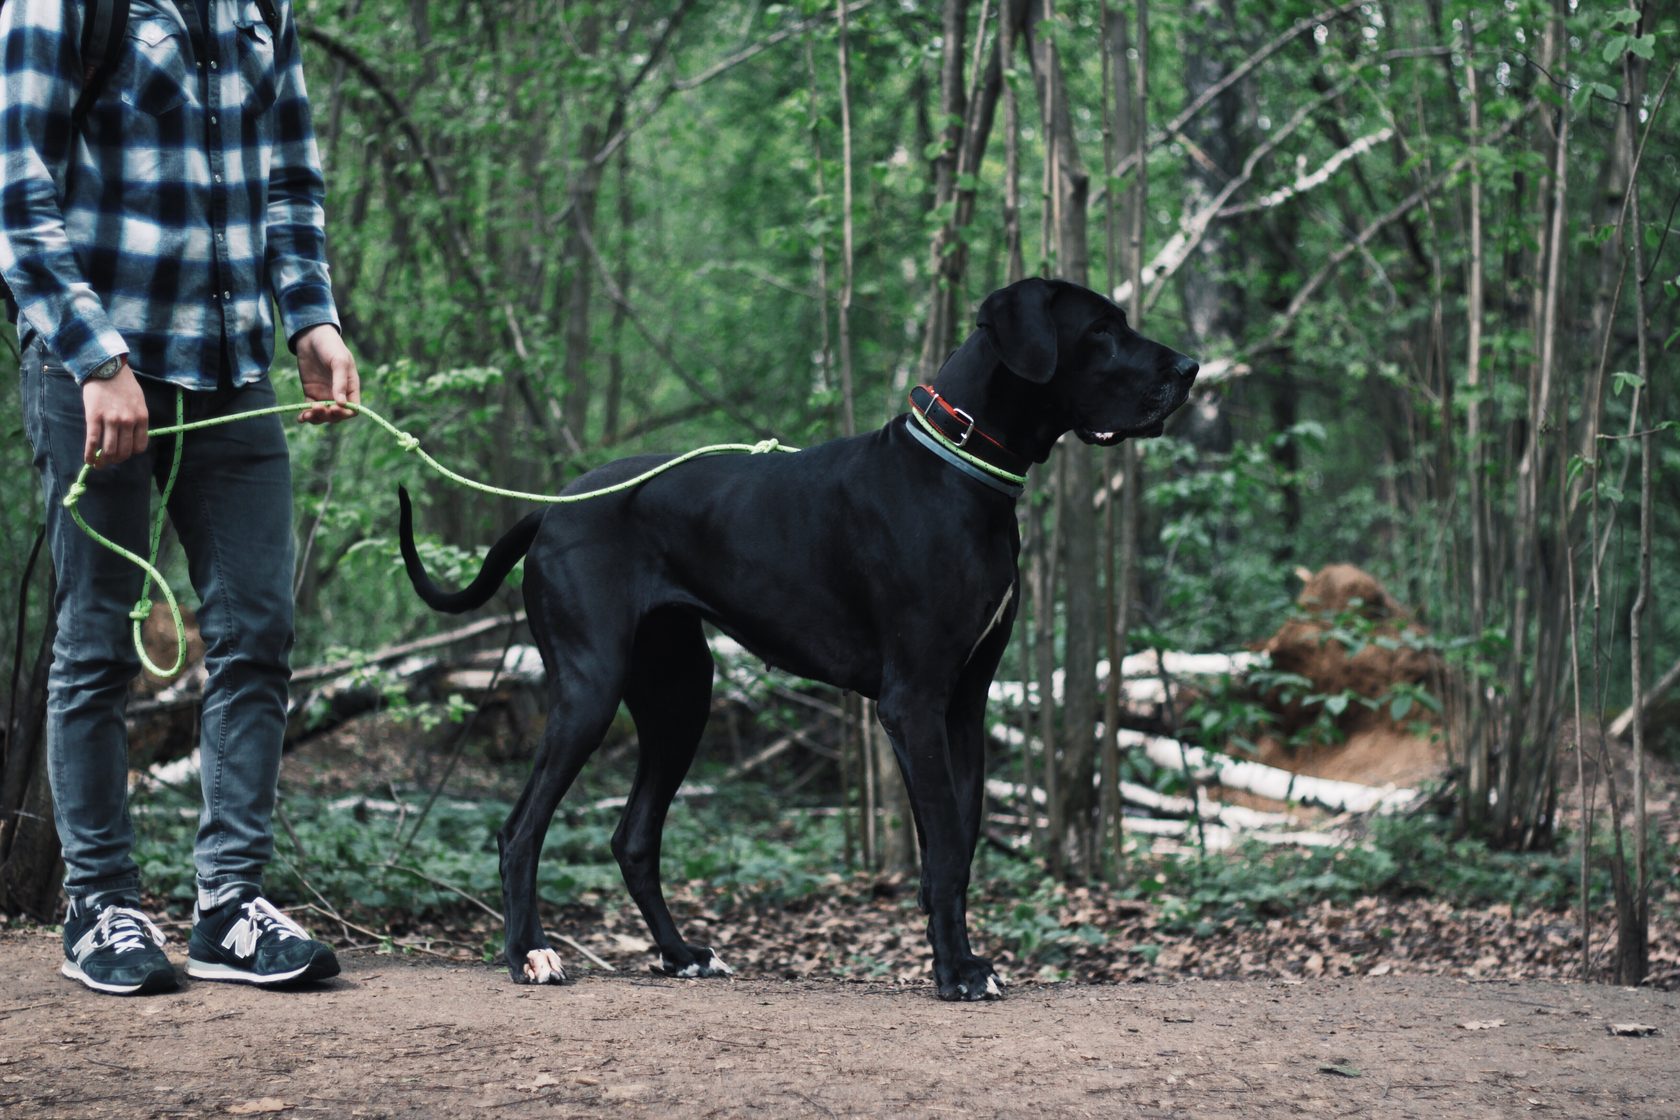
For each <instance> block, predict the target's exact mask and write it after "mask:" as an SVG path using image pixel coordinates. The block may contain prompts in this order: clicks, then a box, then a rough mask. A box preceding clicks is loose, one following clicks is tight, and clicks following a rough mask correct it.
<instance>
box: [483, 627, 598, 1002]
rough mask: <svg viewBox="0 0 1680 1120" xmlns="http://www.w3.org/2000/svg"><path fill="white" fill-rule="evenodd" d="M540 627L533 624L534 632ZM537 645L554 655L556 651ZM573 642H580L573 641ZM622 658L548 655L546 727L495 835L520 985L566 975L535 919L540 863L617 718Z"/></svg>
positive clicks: (569, 651) (580, 652)
mask: <svg viewBox="0 0 1680 1120" xmlns="http://www.w3.org/2000/svg"><path fill="white" fill-rule="evenodd" d="M538 625H540V624H534V625H533V630H535V629H537V628H538ZM537 637H538V642H539V644H540V645H544V648H545V649H546V650H549V651H553V650H554V649H555V648H556V646H555V645H554V644H552V643H544V635H542V634H540V633H539V634H538V635H537ZM573 637H574V639H577V636H576V635H574V636H573ZM625 660H626V658H625V655H624V653H622V652H620V651H618V650H615V649H611V648H602V647H600V646H598V645H597V646H594V647H590V646H589V645H587V643H585V642H584V641H583V640H581V639H577V640H576V642H575V644H573V645H571V646H569V647H567V648H566V657H565V660H564V661H563V662H562V661H560V660H559V659H558V658H556V657H554V656H546V655H545V661H546V662H547V666H548V675H549V709H548V726H547V727H546V728H545V729H544V732H543V741H542V747H541V748H540V749H539V750H538V752H537V759H536V762H535V764H534V765H533V767H532V770H531V777H530V778H529V779H528V780H527V781H526V783H525V789H524V791H523V792H522V793H521V794H520V795H519V801H518V803H517V804H515V805H514V807H513V812H511V813H509V814H508V818H507V822H506V823H505V824H503V825H502V828H501V831H499V832H498V833H497V834H496V845H497V848H498V849H499V850H500V852H501V870H502V908H503V909H502V913H503V915H504V917H505V919H506V921H507V966H508V974H509V975H510V976H512V977H513V979H514V980H515V981H517V982H519V983H521V984H558V983H560V982H562V981H563V980H565V978H566V975H565V972H564V970H563V969H562V968H561V965H560V956H559V954H558V953H556V952H555V951H554V950H553V949H552V948H550V947H549V944H548V939H547V937H546V936H545V935H544V934H543V929H542V916H541V915H540V914H539V913H538V912H537V860H538V857H539V856H540V855H541V854H542V846H543V839H544V837H546V836H547V834H548V826H549V823H550V822H551V821H552V820H553V819H554V811H555V809H557V808H558V807H559V805H560V799H561V798H562V797H564V796H565V795H566V791H567V790H568V789H570V788H571V785H572V782H573V781H574V780H575V779H576V778H577V776H578V772H579V771H580V770H582V769H583V764H584V763H585V762H587V761H588V760H589V757H590V755H592V754H594V753H595V749H596V748H597V747H599V746H600V745H601V740H602V738H603V737H604V736H605V735H606V733H607V728H608V726H609V725H610V724H611V722H612V718H613V715H614V714H615V713H616V712H617V711H618V701H619V697H620V695H621V693H622V682H623V674H624V664H625Z"/></svg>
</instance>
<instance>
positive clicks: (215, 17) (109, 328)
mask: <svg viewBox="0 0 1680 1120" xmlns="http://www.w3.org/2000/svg"><path fill="white" fill-rule="evenodd" d="M84 7H85V3H84V0H5V2H4V6H3V7H0V52H3V55H0V57H3V58H4V60H5V62H4V75H3V81H0V176H3V177H0V273H3V274H4V276H5V278H6V281H7V283H8V284H9V285H10V286H11V289H12V293H13V295H14V297H15V298H16V300H17V302H18V308H19V313H20V314H19V332H20V334H22V335H23V336H24V338H25V339H28V338H30V337H34V336H39V337H40V338H42V339H43V340H44V341H45V343H46V346H47V349H48V351H49V352H50V353H51V354H52V355H53V356H54V357H55V358H56V359H57V360H58V361H59V362H60V363H62V364H63V365H64V367H65V368H66V369H68V370H69V371H70V373H71V374H72V375H74V376H75V378H76V379H77V380H78V381H81V380H84V379H85V378H86V377H87V375H88V373H89V372H90V371H91V370H92V369H93V368H94V367H95V366H97V365H98V364H99V363H100V362H102V361H104V360H105V359H106V358H109V357H114V356H116V355H119V354H123V353H126V354H127V355H128V358H129V365H130V366H131V367H133V369H134V371H135V372H136V373H138V374H141V375H143V376H146V377H151V378H158V379H161V380H165V381H169V382H172V383H174V384H177V385H180V386H183V387H185V388H189V389H210V388H214V387H215V386H216V385H217V384H218V382H219V381H222V378H223V377H225V378H226V381H222V383H229V382H231V383H232V384H235V385H244V384H249V383H251V382H253V381H257V380H260V379H261V378H262V377H264V376H265V375H266V374H267V371H268V367H269V364H270V362H271V361H272V360H273V357H274V311H273V308H272V307H271V306H270V298H271V297H272V300H273V302H274V303H275V304H277V305H278V307H279V311H280V319H281V325H282V327H283V328H284V330H285V333H286V338H287V339H288V340H295V339H296V337H297V335H298V333H299V332H300V331H302V330H304V329H305V328H307V327H311V326H315V325H318V324H321V323H331V324H333V325H334V326H335V327H336V326H337V325H338V312H337V309H336V308H335V307H334V304H333V297H332V288H331V285H330V283H329V281H328V277H327V265H326V238H325V233H324V222H325V215H324V211H323V209H322V199H323V197H324V195H325V185H324V183H323V181H322V177H321V164H320V155H319V153H318V151H317V149H316V144H315V134H314V126H313V124H312V122H311V120H310V112H309V102H308V98H307V95H306V93H305V91H304V84H303V70H302V67H301V64H300V58H299V53H298V43H297V31H296V26H295V24H294V23H293V21H292V9H291V4H290V2H289V0H284V2H282V4H281V8H280V10H281V20H280V34H279V36H278V38H279V43H278V44H276V43H275V42H274V38H275V36H273V35H272V34H271V33H270V31H269V28H268V25H267V24H266V23H264V22H263V19H262V14H261V12H260V10H259V9H258V7H257V5H256V3H254V0H205V3H204V4H203V8H205V9H207V10H208V13H209V25H210V26H209V30H208V33H206V32H205V29H204V28H203V20H202V18H201V16H200V11H201V4H200V3H199V2H196V0H180V3H179V4H177V3H175V2H174V0H130V13H129V18H128V37H127V41H126V43H124V44H123V46H122V52H123V57H122V58H121V59H120V61H119V62H118V64H117V66H116V68H115V70H114V71H113V72H112V74H111V77H110V80H109V81H108V82H107V83H106V85H105V88H104V89H103V90H101V91H100V94H99V97H98V99H97V100H96V101H95V102H94V103H93V106H92V108H91V110H90V111H89V113H88V115H87V119H86V121H85V122H84V123H83V125H82V127H81V129H80V130H79V131H78V132H76V134H74V135H72V130H71V110H72V108H73V107H74V105H75V103H76V99H77V96H78V95H79V93H80V91H81V85H82V77H81V75H82V65H81V60H80V58H79V55H80V51H81V21H82V14H83V10H84ZM294 345H295V341H294Z"/></svg>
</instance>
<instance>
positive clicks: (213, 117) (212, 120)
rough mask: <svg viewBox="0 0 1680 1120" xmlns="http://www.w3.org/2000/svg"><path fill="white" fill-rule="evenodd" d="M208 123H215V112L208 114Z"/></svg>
mask: <svg viewBox="0 0 1680 1120" xmlns="http://www.w3.org/2000/svg"><path fill="white" fill-rule="evenodd" d="M210 123H211V124H215V123H216V114H214V113H211V114H210Z"/></svg>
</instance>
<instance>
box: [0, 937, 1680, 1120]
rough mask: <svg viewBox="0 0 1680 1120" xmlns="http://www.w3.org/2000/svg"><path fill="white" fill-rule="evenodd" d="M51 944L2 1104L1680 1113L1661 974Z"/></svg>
mask: <svg viewBox="0 0 1680 1120" xmlns="http://www.w3.org/2000/svg"><path fill="white" fill-rule="evenodd" d="M58 959H59V958H58V949H57V943H56V938H55V937H53V936H52V935H51V934H48V933H42V932H15V931H14V932H9V933H3V934H0V1115H3V1116H6V1117H14V1116H15V1117H19V1118H23V1117H30V1118H32V1120H33V1118H47V1117H95V1116H100V1117H113V1116H114V1117H177V1116H209V1115H224V1116H225V1115H229V1114H233V1115H252V1114H254V1115H262V1114H264V1113H276V1114H281V1115H291V1116H302V1115H307V1114H317V1115H327V1116H333V1117H340V1116H343V1117H369V1118H375V1117H423V1116H449V1117H456V1116H469V1117H470V1116H475V1115H477V1116H486V1117H489V1116H522V1115H553V1116H608V1115H610V1116H613V1117H615V1118H617V1117H625V1118H635V1117H660V1118H666V1117H674V1116H738V1115H747V1114H753V1115H770V1116H817V1117H830V1116H930V1117H933V1116H938V1117H947V1116H1010V1117H1015V1116H1019V1117H1032V1118H1035V1120H1043V1118H1046V1117H1060V1116H1092V1117H1098V1116H1103V1117H1106V1116H1125V1117H1225V1116H1240V1117H1244V1118H1254V1120H1270V1118H1274V1117H1294V1116H1301V1115H1308V1116H1316V1115H1323V1116H1335V1117H1364V1116H1371V1117H1385V1118H1386V1117H1420V1118H1421V1117H1429V1118H1431V1120H1434V1118H1438V1117H1454V1118H1476V1117H1512V1116H1518V1115H1527V1114H1540V1115H1551V1116H1557V1117H1560V1118H1561V1117H1568V1118H1570V1120H1577V1118H1584V1117H1637V1118H1647V1117H1648V1118H1651V1120H1673V1118H1674V1117H1676V1116H1680V995H1677V994H1675V993H1665V992H1649V991H1644V992H1634V991H1627V990H1623V989H1616V988H1607V987H1586V986H1578V985H1562V984H1544V983H1505V982H1501V983H1485V984H1484V983H1477V984H1471V983H1462V982H1456V981H1452V980H1445V979H1438V978H1426V979H1402V978H1394V977H1386V978H1383V979H1380V980H1370V979H1367V980H1326V981H1316V982H1310V983H1282V982H1279V983H1265V982H1228V983H1227V982H1185V983H1175V984H1150V985H1130V986H1124V987H1119V986H1117V987H1095V986H1075V985H1064V986H1035V985H1029V986H1025V987H1022V988H1018V989H1016V990H1014V991H1013V992H1012V994H1011V997H1010V998H1009V999H1008V1000H1006V1001H1005V1002H1002V1003H992V1004H980V1005H971V1006H962V1007H958V1006H951V1005H947V1004H941V1003H939V1002H937V1001H936V1000H934V999H933V998H932V997H931V995H930V994H929V991H928V989H926V988H911V989H905V988H895V987H889V986H884V985H865V984H847V983H841V982H835V981H799V982H784V981H776V980H751V979H748V980H738V981H734V982H723V983H720V982H716V981H711V982H707V981H675V980H664V979H660V978H657V977H652V976H645V977H644V976H634V977H633V976H628V975H624V974H617V975H604V974H599V973H595V974H589V975H587V976H586V977H585V978H583V979H582V980H580V981H579V982H578V983H576V984H573V985H571V986H568V987H566V988H563V989H552V988H549V989H540V990H539V989H533V988H521V987H516V986H514V985H511V984H509V983H508V982H507V980H506V978H505V976H504V975H503V974H502V973H500V972H498V971H492V970H490V969H488V968H485V967H473V966H462V965H440V964H431V963H415V962H410V961H405V960H398V959H392V958H388V957H380V956H375V955H371V954H350V955H347V957H346V958H345V971H344V975H343V976H342V977H340V978H339V979H337V980H335V981H332V982H330V983H328V984H323V985H320V986H317V987H314V988H312V989H309V990H303V991H292V992H277V993H261V992H253V991H251V990H249V989H243V988H238V987H231V986H227V985H216V984H206V983H196V984H191V985H190V986H188V987H186V988H185V989H184V990H183V991H181V992H179V993H177V994H174V995H168V996H157V997H152V998H148V999H139V1000H134V999H128V1000H125V999H117V998H112V997H108V996H99V995H95V994H93V993H91V992H88V991H86V990H84V989H83V988H81V987H80V986H78V985H75V984H73V983H72V982H70V981H68V980H64V979H62V978H61V977H59V976H58V974H57V972H56V968H57V964H58ZM1612 1023H1617V1024H1620V1023H1638V1024H1643V1025H1646V1026H1649V1027H1655V1028H1657V1030H1658V1032H1659V1033H1657V1034H1655V1035H1651V1036H1647V1037H1617V1036H1614V1035H1612V1034H1611V1033H1610V1032H1609V1031H1608V1030H1607V1029H1606V1028H1607V1025H1608V1024H1612ZM1463 1024H1469V1025H1470V1026H1469V1027H1466V1026H1464V1025H1463Z"/></svg>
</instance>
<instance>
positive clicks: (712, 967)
mask: <svg viewBox="0 0 1680 1120" xmlns="http://www.w3.org/2000/svg"><path fill="white" fill-rule="evenodd" d="M659 971H661V972H663V973H665V974H666V975H667V976H679V977H682V978H684V979H687V980H696V979H699V978H700V977H702V976H733V975H735V970H734V969H733V968H730V967H729V966H728V965H726V964H724V963H723V958H722V957H720V956H718V955H717V953H715V952H714V953H712V955H711V956H710V957H708V958H707V959H706V960H705V962H703V963H702V962H700V961H694V962H693V963H691V964H686V965H684V966H683V967H682V968H680V969H679V968H677V966H676V965H674V964H672V963H671V960H670V958H669V957H667V956H666V955H665V954H664V953H661V954H659Z"/></svg>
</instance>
